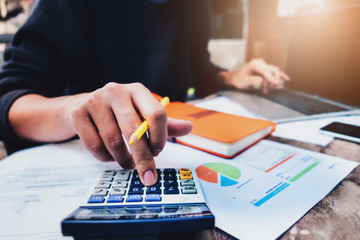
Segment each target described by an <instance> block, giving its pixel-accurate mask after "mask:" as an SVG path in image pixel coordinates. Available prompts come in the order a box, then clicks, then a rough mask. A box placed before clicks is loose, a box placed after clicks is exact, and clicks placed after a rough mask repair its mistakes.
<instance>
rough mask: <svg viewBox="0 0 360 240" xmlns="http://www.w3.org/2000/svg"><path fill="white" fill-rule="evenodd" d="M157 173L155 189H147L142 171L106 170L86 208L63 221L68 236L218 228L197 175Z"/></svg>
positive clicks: (174, 171)
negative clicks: (139, 173)
mask: <svg viewBox="0 0 360 240" xmlns="http://www.w3.org/2000/svg"><path fill="white" fill-rule="evenodd" d="M157 174H158V181H157V182H156V183H155V184H154V185H152V186H144V185H143V184H142V183H141V181H140V178H139V175H138V172H137V170H106V171H104V172H103V173H102V175H101V176H100V178H99V180H98V182H97V183H96V184H95V187H94V188H93V189H92V191H91V193H90V194H89V195H90V196H89V198H88V199H87V202H86V204H84V205H83V206H80V207H79V208H78V209H77V210H76V211H75V212H73V213H72V214H71V215H70V216H69V217H67V218H66V219H64V220H63V221H62V223H61V226H62V232H63V235H64V236H73V237H74V238H75V239H76V238H78V239H83V238H92V237H99V236H102V237H114V236H115V237H116V236H124V235H126V236H130V235H140V236H143V235H149V234H152V235H153V234H158V233H166V232H172V231H174V232H181V231H194V230H201V229H208V228H213V227H214V216H213V215H212V213H211V211H210V210H209V208H208V207H207V205H206V203H205V199H204V197H203V193H202V190H201V186H200V184H199V181H198V178H197V176H196V172H195V171H191V170H190V169H188V168H180V169H175V168H164V169H157ZM135 209H136V211H135ZM155 210H156V211H155ZM123 229H126V231H124V230H123ZM142 229H144V230H142Z"/></svg>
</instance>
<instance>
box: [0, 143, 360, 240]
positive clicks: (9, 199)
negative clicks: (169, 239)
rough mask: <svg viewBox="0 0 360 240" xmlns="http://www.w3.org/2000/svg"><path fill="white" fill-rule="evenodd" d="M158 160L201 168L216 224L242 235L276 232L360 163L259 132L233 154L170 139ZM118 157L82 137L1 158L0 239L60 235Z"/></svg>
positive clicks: (265, 236)
mask: <svg viewBox="0 0 360 240" xmlns="http://www.w3.org/2000/svg"><path fill="white" fill-rule="evenodd" d="M156 164H157V166H158V167H174V168H177V167H190V168H193V169H194V171H195V172H197V173H198V175H199V177H200V183H201V185H202V188H203V191H204V194H205V198H206V201H207V204H208V205H209V207H210V209H211V211H212V212H213V213H214V215H215V221H216V226H217V227H218V228H220V229H222V230H224V231H226V232H228V233H229V234H231V235H233V236H234V237H237V238H241V239H274V238H276V237H278V236H280V235H281V234H282V233H283V232H284V231H286V230H287V229H288V228H289V227H291V225H293V224H294V223H295V222H296V221H297V220H299V218H301V217H302V216H303V215H304V214H305V213H306V212H307V211H308V210H309V209H311V208H312V207H313V206H314V205H315V204H316V203H317V202H318V201H320V200H321V199H322V198H323V197H324V196H326V194H327V193H328V192H330V191H331V189H333V188H334V187H335V186H336V185H337V184H338V183H339V182H340V181H341V180H342V179H343V178H344V177H345V176H346V175H347V174H349V173H350V172H351V171H352V170H353V169H354V168H355V167H356V166H357V165H358V163H355V162H352V161H347V160H344V159H340V158H335V157H331V156H327V155H324V154H320V153H315V152H311V151H307V150H303V149H300V148H295V147H291V146H288V145H285V144H279V143H275V142H271V141H267V140H263V141H261V142H259V143H258V144H256V145H254V146H253V147H252V148H250V149H248V150H247V151H245V152H244V153H242V154H240V155H239V156H237V157H236V158H234V159H232V160H225V159H223V158H220V157H217V156H214V155H211V154H207V153H205V152H202V151H198V150H196V149H192V148H190V147H186V146H183V145H181V144H176V143H167V144H166V147H165V148H164V150H163V152H162V153H161V154H160V155H159V156H158V157H157V158H156ZM113 168H116V169H119V168H120V167H119V166H118V165H117V163H102V162H100V161H98V160H96V159H94V158H93V157H92V156H91V155H90V154H89V153H88V152H87V151H86V150H85V149H84V148H83V146H82V144H81V143H80V141H73V142H69V143H64V144H58V145H47V146H43V147H38V148H33V149H28V150H23V151H21V152H18V153H16V154H14V155H11V156H9V157H7V158H5V159H4V160H2V161H0V212H1V214H0V223H1V224H0V239H48V240H50V239H52V240H54V239H62V238H63V237H62V235H61V229H60V222H61V220H62V219H64V218H65V217H66V216H68V215H69V214H70V213H71V212H73V211H74V210H75V209H76V208H77V207H78V206H79V205H81V204H83V203H84V202H86V200H87V198H88V197H89V196H88V194H89V190H91V189H92V187H93V186H94V184H95V182H96V181H97V180H98V177H99V175H100V174H101V173H102V171H103V170H105V169H113Z"/></svg>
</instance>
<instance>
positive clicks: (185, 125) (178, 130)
mask: <svg viewBox="0 0 360 240" xmlns="http://www.w3.org/2000/svg"><path fill="white" fill-rule="evenodd" d="M167 127H168V135H169V136H171V137H180V136H184V135H186V134H189V133H190V132H191V130H192V127H193V124H192V122H190V121H185V120H180V119H175V118H168V120H167Z"/></svg>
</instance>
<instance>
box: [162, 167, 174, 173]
mask: <svg viewBox="0 0 360 240" xmlns="http://www.w3.org/2000/svg"><path fill="white" fill-rule="evenodd" d="M168 173H172V174H176V170H175V169H174V168H165V169H164V174H168Z"/></svg>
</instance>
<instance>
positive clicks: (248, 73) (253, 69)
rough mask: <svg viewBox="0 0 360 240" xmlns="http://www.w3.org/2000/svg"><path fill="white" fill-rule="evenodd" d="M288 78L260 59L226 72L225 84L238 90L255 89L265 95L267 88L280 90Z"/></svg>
mask: <svg viewBox="0 0 360 240" xmlns="http://www.w3.org/2000/svg"><path fill="white" fill-rule="evenodd" d="M289 80H290V77H289V76H288V75H286V73H284V72H283V71H281V70H280V69H279V68H278V67H276V66H274V65H270V64H267V63H266V62H265V61H264V60H262V59H252V60H251V61H249V62H248V63H247V64H245V65H244V66H242V67H241V68H240V69H239V70H235V71H232V72H228V74H227V75H226V82H227V84H229V85H230V86H234V87H236V88H239V89H248V88H256V89H260V88H261V89H262V91H263V93H265V94H266V93H267V92H268V90H269V88H272V87H273V88H275V89H281V88H283V85H284V81H289Z"/></svg>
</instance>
